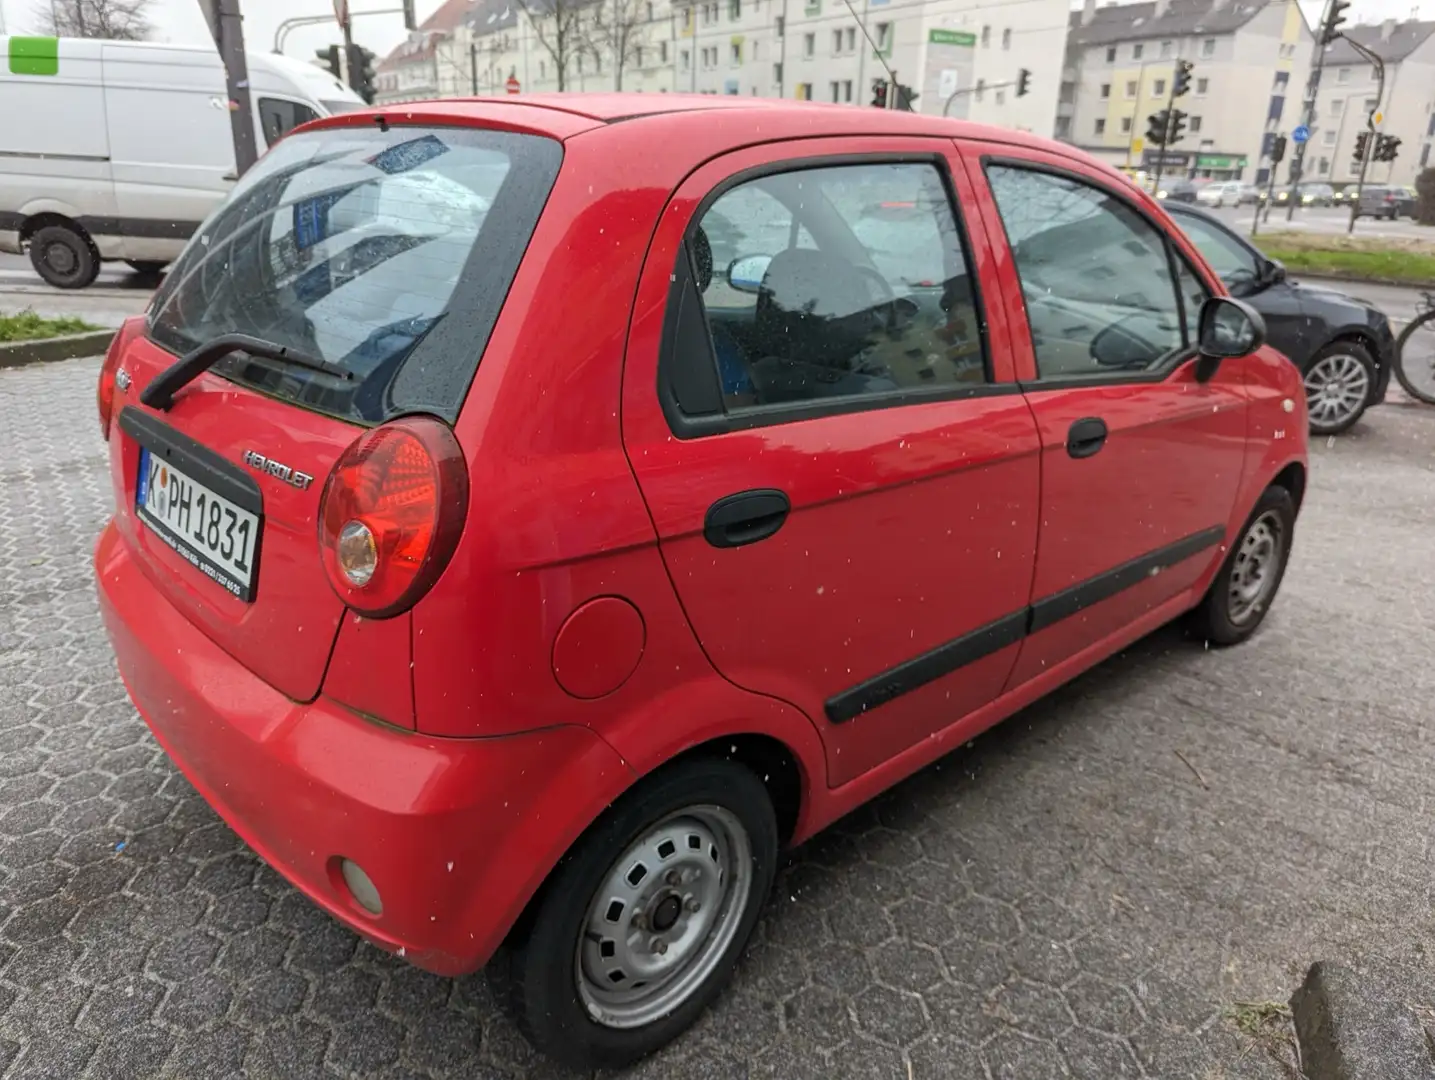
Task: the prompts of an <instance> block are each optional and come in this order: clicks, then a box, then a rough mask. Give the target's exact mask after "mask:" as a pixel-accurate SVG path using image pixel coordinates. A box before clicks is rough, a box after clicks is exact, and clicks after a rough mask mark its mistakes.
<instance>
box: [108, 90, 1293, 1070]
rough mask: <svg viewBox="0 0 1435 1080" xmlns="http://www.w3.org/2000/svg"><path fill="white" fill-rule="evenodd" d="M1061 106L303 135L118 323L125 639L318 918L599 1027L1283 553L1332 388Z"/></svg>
mask: <svg viewBox="0 0 1435 1080" xmlns="http://www.w3.org/2000/svg"><path fill="white" fill-rule="evenodd" d="M1262 338H1263V327H1262V325H1261V322H1260V317H1259V316H1258V315H1257V314H1255V313H1254V312H1253V311H1252V310H1251V309H1250V308H1248V307H1246V306H1245V305H1243V304H1241V303H1239V302H1237V301H1233V300H1231V299H1229V298H1227V297H1226V296H1225V292H1224V289H1223V288H1222V286H1221V282H1220V279H1219V278H1218V277H1217V276H1216V275H1215V274H1214V273H1213V272H1212V271H1211V270H1210V268H1209V267H1208V266H1207V265H1206V264H1205V263H1204V262H1203V261H1202V259H1201V257H1200V255H1199V254H1198V253H1197V252H1196V250H1195V249H1194V248H1193V247H1192V246H1191V245H1190V243H1189V242H1188V241H1187V240H1186V239H1185V238H1184V236H1183V235H1182V234H1181V232H1180V230H1179V229H1177V228H1176V227H1174V226H1173V225H1172V224H1171V222H1170V220H1169V219H1168V218H1167V217H1166V216H1165V215H1164V213H1163V212H1162V211H1161V210H1160V208H1159V207H1158V206H1157V205H1156V203H1155V202H1154V200H1152V199H1151V198H1150V197H1149V196H1147V195H1145V194H1143V193H1142V192H1140V191H1138V190H1136V189H1134V188H1133V187H1132V186H1131V184H1130V183H1128V182H1127V181H1126V180H1124V179H1123V178H1122V177H1121V176H1120V175H1119V174H1118V173H1116V172H1114V171H1113V170H1111V169H1109V168H1106V167H1104V166H1102V165H1099V164H1097V163H1096V162H1095V161H1093V160H1092V159H1090V158H1088V157H1086V156H1085V155H1083V154H1080V153H1078V152H1076V151H1074V150H1072V149H1071V148H1070V147H1066V146H1060V145H1058V144H1056V143H1052V142H1048V141H1045V140H1042V139H1037V138H1033V137H1031V136H1028V135H1023V134H1019V133H1015V132H1011V131H1003V130H996V129H991V128H986V127H981V126H977V125H972V124H966V123H959V122H956V121H948V120H943V119H940V118H933V117H926V116H920V115H913V114H909V113H899V112H883V111H879V110H876V109H857V108H841V107H826V106H812V105H805V104H804V105H797V104H792V103H786V102H776V101H760V100H756V99H726V100H725V99H722V98H715V97H680V96H676V95H665V96H658V95H651V94H650V95H642V96H630V97H624V96H576V97H563V96H557V97H544V96H532V97H527V98H516V99H509V100H507V101H468V102H464V101H453V102H443V103H433V104H406V105H403V106H399V107H395V108H393V109H389V110H383V109H379V110H373V111H369V112H364V113H350V114H346V115H342V116H336V117H331V118H328V119H325V120H321V121H318V122H316V123H313V124H310V125H308V126H307V127H305V128H302V129H300V130H298V131H297V132H295V133H294V134H292V135H291V136H290V137H288V138H286V139H285V140H284V141H282V142H281V143H279V144H278V145H277V146H276V147H275V148H274V149H273V150H271V151H270V152H269V154H268V155H267V156H266V157H265V158H264V159H263V160H262V161H261V162H260V163H259V164H258V165H257V166H256V167H255V168H254V169H252V170H251V171H250V172H249V173H248V174H247V175H246V176H245V177H244V178H243V180H242V181H241V182H240V183H239V184H238V185H237V186H236V188H235V190H234V192H233V194H232V195H231V197H230V198H229V200H228V202H227V203H226V204H225V205H224V206H223V207H222V208H221V209H220V210H219V211H218V212H217V213H216V214H214V215H213V216H212V217H211V218H210V220H208V221H207V222H206V223H205V224H204V226H203V227H202V228H201V230H200V231H199V233H198V234H197V235H196V236H195V237H194V239H193V240H192V241H191V243H190V245H189V247H188V249H187V250H186V252H185V254H184V255H183V256H182V258H181V259H180V260H179V261H178V262H177V263H176V264H175V266H174V267H173V269H172V271H171V272H170V274H169V276H168V278H167V279H166V281H165V282H164V284H163V286H162V287H161V288H160V290H159V292H158V293H157V294H156V296H155V298H154V301H153V303H152V304H151V306H150V308H149V310H148V312H147V313H146V314H145V316H143V317H142V318H139V319H135V320H131V321H130V322H129V323H127V324H126V325H125V327H124V328H123V330H122V331H121V332H120V334H119V335H118V337H117V338H116V340H115V343H114V345H113V347H112V348H111V350H110V353H109V355H108V357H107V358H106V360H105V363H104V367H103V372H102V375H101V378H100V384H99V411H100V419H101V428H102V431H103V432H104V435H105V437H106V439H107V440H108V443H109V448H110V460H111V473H112V480H113V483H114V491H115V497H116V502H117V510H116V513H115V517H114V519H113V521H111V522H110V523H109V524H108V525H107V527H106V528H105V530H104V533H103V535H102V536H101V537H100V540H99V543H98V547H97V549H96V552H95V568H96V575H97V580H98V583H99V590H100V596H101V600H102V605H103V610H104V617H105V621H106V624H107V626H108V629H109V633H110V636H111V638H112V640H113V643H114V647H115V651H116V652H117V654H118V657H119V666H120V671H121V672H122V674H123V676H124V679H125V682H126V684H127V686H128V688H129V691H130V694H131V696H132V697H133V699H134V701H135V704H136V706H137V707H138V709H139V711H140V712H141V713H142V714H143V715H144V717H145V719H146V720H147V721H148V723H149V725H150V727H151V728H152V729H153V730H154V733H155V736H156V738H158V739H159V741H160V742H161V743H162V744H163V745H164V747H165V748H166V750H168V751H169V753H170V754H171V755H172V756H173V758H174V760H175V762H176V763H177V764H178V765H179V767H180V768H181V769H182V770H183V771H184V773H185V775H186V776H188V777H189V779H190V780H191V781H192V782H193V783H194V785H195V787H196V788H197V789H198V790H199V791H200V792H201V793H202V794H203V796H204V797H205V798H206V799H207V800H208V801H209V802H210V803H211V804H212V805H213V806H214V807H215V809H216V810H217V811H218V812H219V813H220V814H221V815H223V817H224V818H225V819H226V820H227V821H228V822H229V823H230V824H231V825H232V826H233V827H234V828H235V829H236V830H237V831H238V832H239V834H240V835H241V836H242V837H243V838H244V839H245V840H246V841H247V842H248V843H249V844H250V845H251V846H252V847H253V848H254V849H255V850H256V851H257V852H258V853H259V854H260V855H261V856H263V857H264V858H265V859H266V860H268V861H269V862H270V863H271V864H272V865H273V866H274V867H275V868H276V869H278V870H279V871H280V872H282V873H283V874H284V875H285V876H286V877H287V878H288V879H289V880H290V881H292V882H293V883H294V885H295V886H296V887H297V888H299V889H301V890H302V891H303V892H304V893H305V894H307V895H308V896H309V897H310V898H311V899H312V900H313V901H314V902H315V903H317V904H319V905H321V906H322V907H323V908H324V909H325V910H327V911H328V912H330V913H331V914H332V915H333V916H334V917H336V918H338V919H340V920H341V921H342V922H344V923H345V924H346V925H348V926H350V927H352V928H353V929H354V930H355V931H356V932H357V933H359V934H361V935H363V936H364V937H365V938H367V939H368V940H370V941H372V942H374V943H376V944H377V945H379V946H380V947H382V948H385V949H389V950H392V951H394V952H397V953H398V954H400V955H403V956H406V957H407V958H408V959H409V960H411V961H412V962H413V963H415V964H418V965H420V966H421V967H424V968H426V969H428V970H430V971H433V972H439V973H460V972H467V971H470V970H473V969H476V968H478V967H480V966H482V965H485V964H487V965H489V968H490V971H491V972H493V973H494V974H495V975H496V976H498V978H497V979H496V982H497V983H498V985H500V986H501V987H503V988H504V995H503V996H504V999H505V1000H506V1001H507V1002H508V1004H509V1006H510V1007H511V1008H512V1009H513V1011H514V1012H515V1013H516V1016H517V1018H518V1021H519V1022H520V1024H521V1025H522V1027H523V1030H524V1031H525V1032H526V1033H527V1034H528V1036H529V1037H530V1038H531V1039H532V1040H533V1041H534V1042H535V1044H536V1045H537V1046H539V1047H540V1048H542V1049H543V1050H544V1051H546V1052H548V1053H549V1054H552V1055H554V1056H556V1057H558V1058H560V1059H562V1060H564V1061H566V1062H568V1063H570V1064H573V1065H578V1066H594V1065H609V1066H612V1065H621V1064H624V1063H627V1062H631V1061H633V1060H634V1059H636V1058H638V1057H640V1056H642V1055H643V1054H645V1053H648V1052H650V1051H651V1050H653V1049H655V1048H656V1047H658V1046H660V1045H662V1044H663V1043H664V1042H666V1041H668V1040H669V1039H671V1038H672V1037H673V1036H674V1035H676V1034H677V1033H678V1032H680V1031H682V1030H683V1028H684V1027H686V1026H687V1025H688V1024H690V1023H691V1022H692V1021H693V1020H694V1018H695V1017H696V1016H697V1015H698V1014H699V1013H700V1012H701V1010H702V1009H703V1008H704V1007H705V1006H706V1005H707V1004H708V1003H709V1002H710V1001H711V1000H712V999H713V997H714V996H715V995H716V994H717V993H718V991H719V989H720V988H721V985H722V984H723V982H724V981H725V980H726V979H727V978H728V976H729V974H730V973H731V971H732V969H733V966H734V963H735V961H736V960H737V958H738V956H739V954H740V953H741V951H742V949H743V947H744V945H745V943H746V941H747V939H748V936H749V934H750V932H751V930H752V928H753V925H754V922H755V920H756V919H757V917H758V913H759V910H760V908H761V906H762V904H763V902H764V900H765V898H766V895H767V893H768V891H769V888H770V886H771V884H772V882H773V876H774V873H775V871H776V869H777V867H778V860H779V853H780V852H781V851H782V849H783V848H785V847H789V846H791V845H794V844H799V843H801V842H802V841H803V840H805V839H807V838H808V837H810V836H812V835H813V834H814V833H815V832H817V831H818V830H819V829H822V828H823V827H824V826H826V825H827V824H829V823H830V822H832V821H833V820H834V819H836V818H838V817H839V816H841V815H843V814H845V813H847V812H848V811H850V810H852V809H853V808H854V807H856V806H858V805H859V804H861V803H862V802H864V801H865V800H867V799H870V798H871V797H872V796H873V795H875V794H877V793H878V792H880V791H882V790H883V789H884V788H887V787H889V786H890V785H892V784H893V783H895V782H897V781H898V780H900V779H902V778H903V777H905V776H907V775H909V774H910V773H912V772H913V771H914V770H917V769H920V768H921V767H922V766H924V765H925V764H927V763H928V762H931V761H932V760H934V759H935V758H938V757H939V756H941V755H942V754H945V753H946V752H947V751H949V750H951V749H952V748H954V747H956V746H959V745H960V744H962V743H964V742H966V741H967V740H969V739H971V738H972V737H973V736H974V735H976V734H977V733H978V732H980V731H982V730H983V729H985V728H988V727H990V726H991V725H992V724H994V723H996V722H997V721H999V720H1001V719H1002V718H1003V717H1006V716H1008V715H1010V714H1011V713H1013V712H1014V711H1016V710H1017V709H1019V708H1021V707H1022V706H1023V705H1026V704H1027V703H1029V702H1031V701H1033V700H1034V699H1036V698H1038V697H1040V696H1041V695H1043V694H1045V693H1047V692H1048V691H1050V690H1052V689H1053V688H1054V687H1057V686H1059V685H1060V684H1062V683H1064V682H1066V681H1067V680H1069V679H1071V678H1073V677H1074V676H1076V675H1077V674H1079V673H1080V672H1082V671H1084V670H1085V669H1087V668H1089V667H1091V666H1092V665H1093V664H1096V663H1098V662H1099V661H1101V660H1102V659H1103V658H1104V657H1107V656H1110V655H1111V654H1112V653H1114V652H1115V651H1116V650H1118V649H1120V648H1122V647H1124V646H1126V645H1128V644H1130V643H1131V642H1132V641H1134V640H1135V639H1137V638H1139V637H1141V636H1142V635H1144V634H1147V633H1149V632H1150V631H1152V630H1154V629H1155V628H1157V627H1158V626H1160V625H1162V624H1163V623H1166V622H1168V621H1170V620H1172V619H1174V618H1176V617H1177V616H1181V615H1185V614H1188V613H1191V614H1193V615H1194V617H1195V618H1196V619H1197V621H1198V622H1199V624H1200V625H1201V628H1202V629H1201V632H1202V633H1204V634H1205V635H1206V637H1207V639H1208V640H1210V641H1211V642H1214V643H1218V644H1228V643H1232V642H1237V641H1240V640H1242V639H1244V638H1246V637H1248V636H1249V635H1250V634H1251V633H1252V632H1253V631H1254V630H1255V629H1256V627H1257V626H1258V625H1259V624H1260V622H1261V620H1262V618H1263V616H1264V615H1265V613H1266V610H1267V608H1268V606H1269V604H1270V602H1271V600H1272V599H1273V598H1274V596H1275V593H1276V590H1277V588H1278V586H1279V584H1280V579H1281V575H1282V572H1283V570H1284V568H1285V565H1286V561H1287V556H1288V553H1289V551H1290V545H1291V538H1292V532H1293V529H1294V526H1295V520H1296V513H1297V511H1298V509H1299V507H1300V503H1301V496H1302V494H1303V492H1304V489H1305V483H1306V442H1305V434H1304V433H1305V431H1306V415H1305V396H1304V394H1303V393H1302V388H1301V379H1300V375H1299V373H1298V372H1297V371H1296V369H1295V368H1294V367H1293V366H1292V365H1291V364H1290V363H1289V362H1287V361H1286V360H1285V358H1284V357H1282V356H1280V355H1279V354H1277V353H1275V352H1274V351H1272V350H1270V349H1269V348H1265V347H1263V345H1262Z"/></svg>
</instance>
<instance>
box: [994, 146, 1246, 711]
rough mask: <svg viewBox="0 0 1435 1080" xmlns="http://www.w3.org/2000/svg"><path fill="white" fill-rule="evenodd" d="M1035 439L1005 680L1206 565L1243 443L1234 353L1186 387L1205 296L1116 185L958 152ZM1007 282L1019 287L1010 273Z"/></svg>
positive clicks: (1230, 500)
mask: <svg viewBox="0 0 1435 1080" xmlns="http://www.w3.org/2000/svg"><path fill="white" fill-rule="evenodd" d="M966 160H967V164H968V167H969V169H970V170H971V173H972V177H973V182H974V184H976V185H978V186H979V190H980V191H981V192H982V196H983V203H982V205H983V210H984V213H983V216H984V218H985V219H986V220H987V222H988V227H989V232H990V236H991V238H992V241H993V243H994V244H1000V245H1002V246H1003V248H1004V251H1003V259H1004V260H1010V262H1011V265H1012V266H1013V268H1014V269H1015V271H1016V273H1015V274H1014V275H1012V276H1010V277H1004V278H1003V283H1004V284H1005V283H1006V282H1008V281H1011V282H1013V284H1017V288H1016V289H1015V290H1014V291H1013V292H1011V293H1010V294H1009V295H1008V296H1007V297H1006V302H1007V316H1008V321H1009V322H1010V323H1011V324H1012V326H1013V328H1014V330H1016V329H1017V328H1020V331H1021V333H1020V334H1019V335H1017V336H1016V337H1015V340H1016V342H1017V352H1016V358H1015V359H1016V366H1017V370H1018V372H1019V374H1020V377H1021V380H1022V385H1023V388H1024V390H1025V393H1026V396H1027V400H1028V401H1029V402H1030V404H1031V408H1032V411H1033V413H1034V414H1035V416H1036V421H1037V427H1038V429H1039V431H1040V436H1041V447H1042V449H1041V458H1042V474H1041V530H1040V535H1039V539H1038V541H1037V556H1036V572H1035V575H1034V585H1033V589H1032V614H1031V636H1030V637H1029V638H1028V639H1027V640H1026V642H1025V644H1024V645H1023V647H1022V654H1021V659H1020V661H1019V663H1018V665H1017V670H1016V672H1015V674H1014V676H1013V686H1015V685H1017V684H1019V683H1020V682H1023V681H1026V680H1027V679H1030V678H1033V677H1035V676H1037V675H1040V674H1041V673H1043V672H1045V671H1049V670H1051V669H1052V668H1053V667H1054V666H1055V665H1057V664H1060V663H1061V662H1062V661H1064V660H1067V659H1069V658H1070V657H1072V656H1074V655H1076V654H1077V653H1079V652H1081V651H1082V650H1083V649H1086V648H1087V647H1089V646H1092V645H1096V644H1097V643H1099V642H1101V641H1102V640H1103V639H1105V638H1107V637H1108V636H1110V635H1112V634H1115V633H1117V632H1119V631H1122V630H1124V629H1126V628H1127V627H1129V626H1130V625H1131V624H1132V623H1134V622H1136V621H1138V620H1140V619H1141V618H1143V617H1144V616H1146V615H1148V614H1149V613H1150V612H1152V611H1153V610H1154V609H1156V608H1158V607H1160V606H1161V605H1162V604H1165V603H1166V602H1167V601H1171V600H1173V599H1175V598H1177V597H1178V596H1180V595H1181V594H1182V593H1183V592H1184V591H1185V590H1188V589H1189V588H1190V587H1191V586H1192V584H1193V583H1194V582H1195V581H1196V579H1197V578H1198V577H1199V576H1200V575H1201V574H1202V573H1203V572H1204V571H1205V570H1206V569H1207V568H1208V567H1209V566H1210V565H1211V563H1212V561H1213V560H1215V559H1218V558H1219V557H1220V553H1221V547H1222V544H1223V542H1224V538H1225V532H1226V525H1227V523H1228V522H1229V521H1230V517H1231V513H1232V510H1233V507H1234V504H1235V498H1236V493H1237V491H1238V489H1239V485H1240V480H1241V472H1242V468H1243V465H1244V458H1245V444H1246V401H1247V394H1246V386H1245V374H1246V371H1245V362H1244V360H1234V361H1226V362H1225V363H1222V364H1221V365H1220V366H1219V367H1218V368H1217V369H1216V372H1215V374H1214V376H1213V377H1211V378H1210V379H1209V380H1203V379H1202V377H1201V369H1200V368H1199V367H1198V364H1197V357H1196V354H1195V350H1194V348H1193V347H1192V342H1193V341H1194V340H1195V334H1196V326H1197V316H1198V313H1199V310H1200V305H1201V303H1202V302H1203V301H1204V300H1205V298H1206V297H1207V296H1208V295H1209V292H1210V289H1209V287H1208V285H1207V284H1206V283H1205V282H1204V281H1203V280H1202V274H1203V273H1204V271H1203V270H1198V269H1197V266H1196V265H1195V264H1193V262H1192V261H1191V260H1190V259H1189V253H1188V252H1186V251H1185V250H1183V249H1182V248H1181V246H1180V244H1179V243H1177V242H1175V239H1174V238H1175V237H1176V236H1177V235H1178V234H1177V233H1176V232H1174V231H1172V232H1170V233H1168V232H1167V227H1166V226H1165V225H1164V223H1163V222H1162V221H1161V219H1160V218H1159V217H1158V216H1157V214H1156V213H1155V212H1154V211H1151V210H1149V209H1148V208H1147V204H1145V203H1144V202H1143V201H1142V200H1141V199H1140V198H1139V197H1136V196H1134V195H1133V194H1132V193H1131V192H1130V191H1129V190H1127V189H1126V187H1125V185H1122V184H1121V183H1120V182H1119V181H1117V180H1113V179H1110V178H1109V177H1107V176H1106V175H1105V174H1104V173H1102V172H1101V171H1099V170H1098V169H1096V168H1094V167H1089V166H1087V165H1085V164H1084V163H1082V162H1080V161H1077V160H1074V159H1069V158H1065V157H1062V156H1058V155H1055V154H1049V153H1044V152H1041V151H1034V150H1033V151H1027V150H1020V151H1018V150H1015V149H1011V150H1008V149H1006V148H1002V149H1000V150H999V151H997V150H993V149H991V148H986V147H983V146H981V145H980V144H972V145H970V146H968V147H966ZM1018 283H1019V284H1018Z"/></svg>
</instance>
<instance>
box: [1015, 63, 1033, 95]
mask: <svg viewBox="0 0 1435 1080" xmlns="http://www.w3.org/2000/svg"><path fill="white" fill-rule="evenodd" d="M1029 93H1031V69H1030V68H1022V69H1021V70H1020V71H1018V72H1017V73H1016V96H1017V97H1026V96H1027V94H1029Z"/></svg>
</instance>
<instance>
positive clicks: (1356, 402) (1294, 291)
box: [1166, 203, 1395, 435]
mask: <svg viewBox="0 0 1435 1080" xmlns="http://www.w3.org/2000/svg"><path fill="white" fill-rule="evenodd" d="M1166 210H1167V211H1168V212H1169V213H1170V214H1171V216H1172V218H1173V219H1174V220H1175V222H1176V224H1177V225H1179V226H1181V228H1182V229H1184V230H1185V232H1186V235H1187V236H1189V237H1190V238H1191V242H1192V243H1194V244H1195V245H1196V247H1197V249H1198V250H1199V251H1200V252H1201V254H1202V255H1204V256H1205V257H1206V261H1207V262H1208V263H1210V264H1211V268H1212V269H1214V270H1215V271H1216V273H1218V274H1220V275H1221V280H1222V281H1224V282H1225V283H1226V287H1227V288H1228V289H1230V290H1231V294H1232V295H1233V296H1237V297H1239V298H1240V299H1242V300H1245V301H1246V302H1247V303H1248V304H1250V305H1251V306H1252V307H1254V308H1255V309H1256V310H1257V311H1259V312H1260V313H1261V315H1262V316H1263V317H1264V318H1265V320H1266V340H1267V341H1269V342H1270V344H1271V345H1273V346H1274V347H1275V348H1277V349H1279V350H1280V351H1281V352H1283V353H1285V354H1286V355H1287V356H1288V357H1290V358H1291V360H1292V361H1294V363H1295V365H1296V367H1298V368H1300V370H1301V373H1302V374H1303V375H1304V377H1305V393H1306V401H1307V402H1308V403H1309V405H1310V429H1311V431H1312V432H1314V433H1315V434H1317V435H1336V434H1339V433H1340V432H1342V431H1344V430H1345V429H1346V428H1348V427H1350V426H1351V425H1352V424H1354V423H1355V422H1356V421H1357V420H1359V419H1360V415H1361V413H1363V412H1365V410H1366V409H1367V408H1369V407H1370V406H1371V405H1377V404H1379V403H1380V402H1382V401H1384V400H1385V389H1386V387H1387V386H1388V385H1389V383H1390V372H1391V365H1392V363H1393V361H1394V357H1395V338H1394V335H1393V334H1392V333H1391V330H1390V320H1389V319H1387V318H1386V317H1385V315H1384V313H1383V312H1381V311H1380V310H1379V309H1378V308H1376V307H1375V305H1373V304H1370V303H1368V302H1366V301H1364V300H1357V299H1355V298H1354V297H1350V296H1346V295H1345V294H1344V293H1339V292H1336V291H1335V290H1334V289H1323V288H1320V287H1319V286H1315V285H1302V284H1299V283H1298V282H1294V281H1291V280H1289V279H1288V278H1287V277H1286V271H1285V267H1284V266H1282V265H1281V264H1280V263H1278V262H1276V261H1275V260H1274V259H1268V258H1266V257H1265V255H1264V254H1262V253H1261V251H1260V250H1259V249H1257V248H1255V247H1253V246H1252V245H1251V244H1250V243H1249V242H1248V241H1247V240H1246V239H1245V238H1244V237H1242V236H1240V235H1239V234H1237V233H1235V232H1233V231H1232V230H1230V229H1228V228H1226V226H1225V225H1224V224H1222V223H1221V222H1220V221H1219V220H1218V219H1217V218H1215V217H1214V216H1213V215H1211V214H1208V213H1206V212H1205V211H1204V210H1199V209H1197V208H1196V207H1194V206H1186V205H1183V204H1179V203H1177V204H1171V205H1168V206H1167V207H1166Z"/></svg>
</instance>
